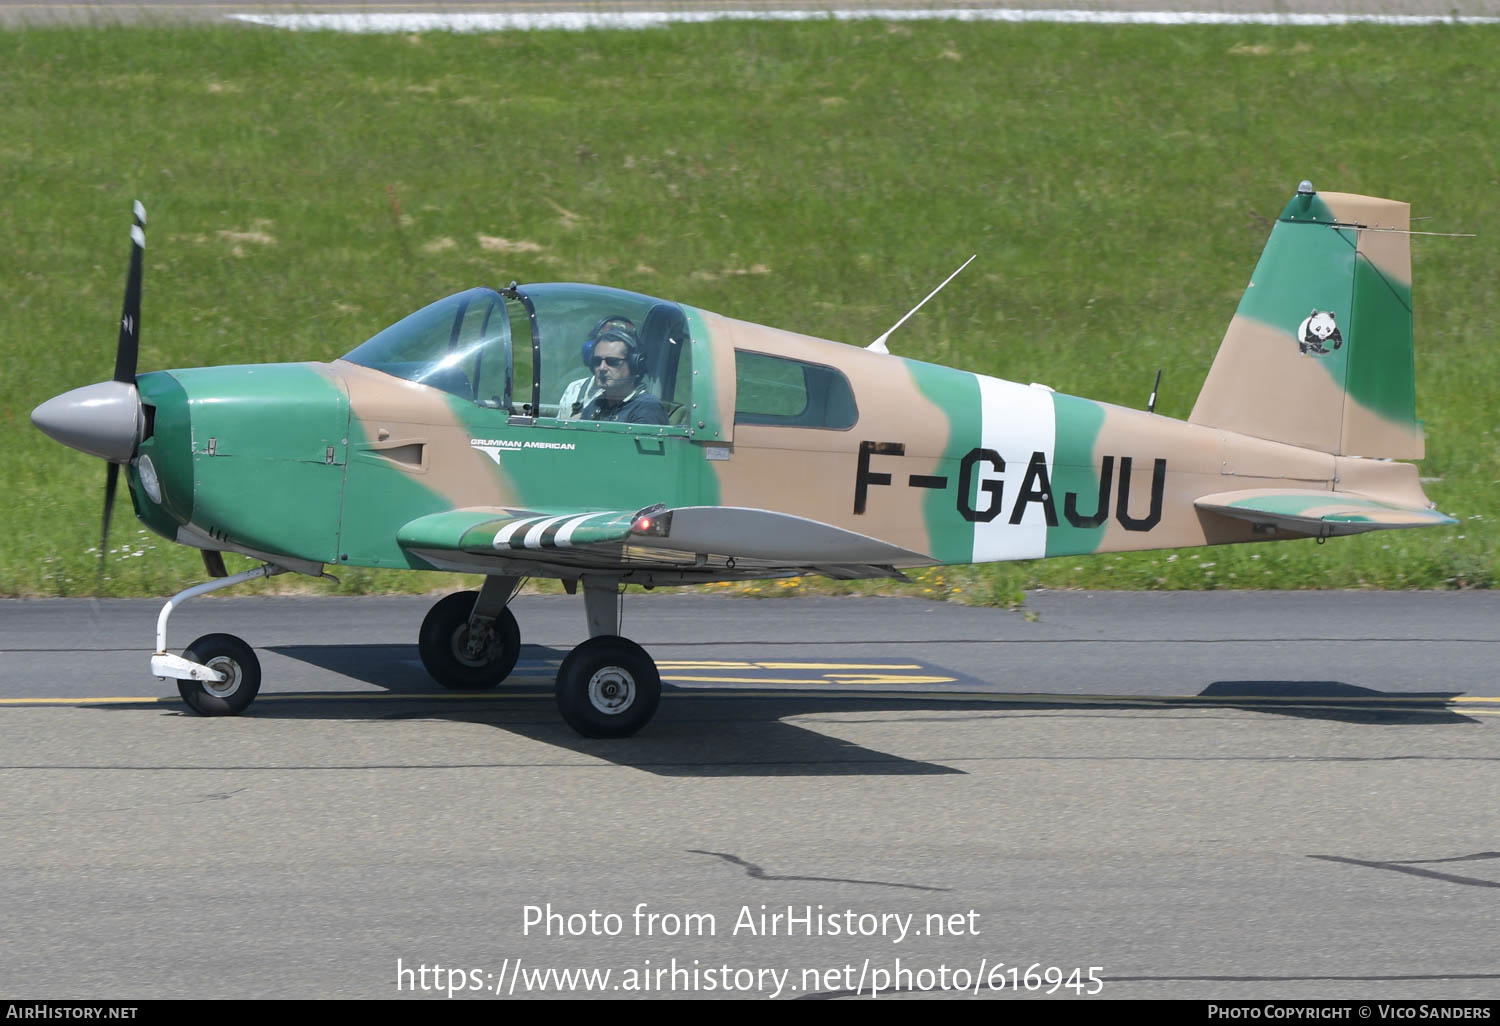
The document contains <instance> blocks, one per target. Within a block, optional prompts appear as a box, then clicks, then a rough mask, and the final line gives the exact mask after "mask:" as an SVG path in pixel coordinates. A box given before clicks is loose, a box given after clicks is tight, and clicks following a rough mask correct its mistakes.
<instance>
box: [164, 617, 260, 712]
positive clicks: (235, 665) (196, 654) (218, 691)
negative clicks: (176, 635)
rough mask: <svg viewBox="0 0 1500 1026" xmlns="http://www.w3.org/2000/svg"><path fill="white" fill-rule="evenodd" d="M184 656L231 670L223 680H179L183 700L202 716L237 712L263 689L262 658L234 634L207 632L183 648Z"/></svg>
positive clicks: (223, 669) (213, 667) (215, 668)
mask: <svg viewBox="0 0 1500 1026" xmlns="http://www.w3.org/2000/svg"><path fill="white" fill-rule="evenodd" d="M182 657H183V658H184V659H187V660H190V661H192V662H195V663H202V664H203V665H204V666H207V667H208V668H209V669H211V670H218V671H219V672H221V673H225V674H228V679H226V680H224V681H222V682H220V681H202V680H181V679H179V680H178V681H177V691H178V693H179V694H181V695H182V700H183V701H184V702H186V703H187V704H188V708H190V709H192V710H193V711H194V712H195V713H197V714H198V715H200V716H238V715H239V714H240V713H242V712H244V711H245V710H246V709H247V708H249V706H250V703H251V702H253V701H255V696H256V695H257V694H259V693H260V660H259V659H257V658H256V657H255V652H254V651H253V650H252V649H251V648H250V646H249V645H247V644H245V643H244V642H243V641H241V640H240V639H239V638H236V637H235V636H234V635H233V634H205V635H203V637H201V638H199V639H198V640H197V641H195V642H193V643H192V644H191V645H189V646H188V647H187V648H185V649H183V652H182Z"/></svg>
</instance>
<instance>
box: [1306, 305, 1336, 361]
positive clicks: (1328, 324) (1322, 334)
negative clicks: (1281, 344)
mask: <svg viewBox="0 0 1500 1026" xmlns="http://www.w3.org/2000/svg"><path fill="white" fill-rule="evenodd" d="M1343 344H1344V336H1343V335H1340V334H1339V326H1338V322H1336V321H1335V320H1334V318H1333V311H1331V310H1328V311H1323V312H1321V313H1320V312H1319V311H1318V310H1317V309H1314V310H1313V312H1312V313H1311V314H1309V315H1308V316H1307V317H1306V318H1305V319H1304V320H1303V321H1302V323H1301V324H1300V325H1298V327H1297V351H1298V352H1300V353H1302V354H1304V355H1306V354H1307V353H1318V354H1319V355H1322V354H1324V353H1331V352H1333V351H1334V350H1335V349H1337V348H1339V347H1340V346H1342V345H1343Z"/></svg>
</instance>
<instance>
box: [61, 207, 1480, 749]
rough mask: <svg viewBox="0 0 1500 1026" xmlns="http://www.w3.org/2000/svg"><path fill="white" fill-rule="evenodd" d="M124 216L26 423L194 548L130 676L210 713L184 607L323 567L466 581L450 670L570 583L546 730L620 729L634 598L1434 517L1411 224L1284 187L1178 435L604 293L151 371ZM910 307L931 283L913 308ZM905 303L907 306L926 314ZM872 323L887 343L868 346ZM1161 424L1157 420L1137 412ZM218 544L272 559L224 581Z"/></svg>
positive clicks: (1037, 392)
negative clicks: (345, 341) (101, 341)
mask: <svg viewBox="0 0 1500 1026" xmlns="http://www.w3.org/2000/svg"><path fill="white" fill-rule="evenodd" d="M145 220H146V218H145V211H144V210H143V209H141V208H140V206H139V204H137V207H136V224H135V226H134V227H133V228H132V237H133V246H132V253H131V261H130V271H129V275H128V278H127V285H126V293H125V305H124V312H123V315H122V318H121V327H120V333H119V343H118V348H117V353H116V363H115V373H114V378H113V380H110V381H106V382H101V383H99V384H94V385H88V386H86V387H84V388H80V389H76V390H74V391H72V392H68V393H66V394H64V395H61V396H58V397H56V398H54V399H51V400H49V401H47V402H45V403H43V404H42V405H41V406H39V407H37V409H36V410H35V411H34V412H33V413H32V420H33V422H34V423H35V424H36V425H37V427H39V428H40V429H41V430H43V431H45V432H46V433H47V434H49V435H51V436H52V437H53V438H55V439H57V440H58V441H60V442H63V443H64V444H66V445H69V446H72V447H73V448H75V449H79V450H82V451H83V452H86V453H90V454H92V455H95V456H98V457H100V458H102V459H104V460H106V461H108V464H109V466H108V475H107V478H106V511H105V530H106V531H107V530H108V519H109V506H110V503H111V502H112V500H113V497H114V493H115V490H116V488H117V481H118V475H119V472H120V470H121V468H124V469H125V476H126V481H127V486H128V489H129V493H130V499H131V504H132V506H133V507H134V510H135V514H136V516H137V517H139V518H140V520H141V522H142V523H144V524H145V525H146V526H147V527H148V528H150V529H151V530H152V531H154V532H156V533H158V534H160V535H162V536H164V537H166V538H169V539H172V540H173V541H176V542H180V543H182V544H184V545H191V546H194V547H196V548H199V549H201V550H202V551H203V556H204V563H205V566H206V568H207V572H208V574H209V575H210V577H211V580H209V581H208V582H207V583H205V584H202V585H199V586H197V587H194V588H189V589H187V590H186V591H183V592H181V593H180V594H178V595H175V596H173V597H172V598H171V599H170V600H169V601H168V602H167V603H166V606H165V608H164V609H163V610H162V612H161V616H160V618H159V621H158V628H157V638H156V650H155V654H154V655H153V656H152V657H151V670H152V672H153V673H154V674H156V675H157V676H158V677H161V678H173V679H176V681H177V684H178V688H179V690H180V691H181V693H182V697H183V699H184V700H185V701H186V702H187V704H188V705H189V706H191V707H192V708H193V709H195V710H196V711H198V712H199V713H202V714H205V715H229V714H235V713H239V712H242V711H243V710H244V709H245V708H246V707H248V706H249V705H250V703H251V701H252V700H253V699H254V698H255V695H256V692H257V690H258V689H259V687H260V681H261V673H260V666H259V662H258V660H257V659H256V656H255V654H254V652H253V651H252V650H251V648H250V647H249V646H248V645H247V644H245V642H243V641H241V640H240V639H238V638H236V637H234V636H232V635H228V634H210V635H207V636H205V637H202V638H199V639H198V640H196V641H194V642H193V643H192V644H191V645H189V646H188V647H187V649H186V650H185V651H184V652H183V653H182V654H181V655H176V654H172V653H169V652H168V650H167V639H166V631H167V622H168V618H169V616H170V614H171V612H172V610H173V609H174V608H176V607H177V606H179V605H180V604H181V603H182V602H184V601H186V600H187V599H190V598H192V597H194V596H197V595H201V594H203V593H205V592H208V591H212V590H215V589H219V588H225V587H228V586H230V585H234V584H238V583H240V582H242V581H248V580H251V579H252V578H257V577H264V576H268V575H272V574H279V573H285V572H293V573H300V574H308V575H310V576H313V577H317V576H321V575H323V574H325V568H326V567H329V566H333V567H337V566H358V567H396V568H407V569H413V570H427V571H433V570H437V571H454V572H464V573H475V574H483V575H484V584H483V586H482V587H481V588H480V589H479V590H478V591H477V592H473V591H468V592H460V593H458V594H454V595H449V596H448V597H446V598H444V599H442V600H441V601H439V602H438V603H437V604H436V605H434V606H433V607H432V610H431V612H430V613H428V615H427V617H426V619H425V620H424V622H423V623H422V626H421V630H420V632H419V648H420V653H421V658H422V662H423V665H424V666H425V667H426V668H427V670H428V671H429V672H430V673H431V675H432V677H433V678H434V679H435V680H436V681H437V682H438V683H439V684H441V685H443V686H445V687H449V688H458V689H471V688H472V689H478V688H490V687H494V686H495V685H497V684H499V683H500V682H502V681H503V680H505V678H506V676H507V675H508V674H509V673H510V672H511V671H512V669H513V668H514V666H515V664H516V660H517V656H518V653H519V651H520V644H521V635H520V630H519V628H518V626H517V624H516V619H515V617H514V616H513V615H512V613H511V610H510V608H509V606H510V602H511V599H512V598H513V597H514V596H515V594H516V592H517V589H518V588H519V586H520V584H521V583H522V581H524V580H525V579H527V578H528V577H551V578H557V579H559V580H561V581H562V582H563V584H564V585H565V587H566V589H567V591H568V592H570V593H573V594H576V593H577V592H578V591H580V590H581V591H582V592H583V599H584V610H585V613H586V616H587V621H588V633H589V638H588V640H587V641H584V642H583V643H582V644H580V645H578V646H577V647H576V648H574V649H573V650H572V651H571V652H570V653H569V654H568V656H567V657H566V658H565V659H564V660H563V662H562V665H561V668H560V669H559V670H558V673H557V682H556V697H557V704H558V707H559V708H560V710H561V713H562V716H563V718H564V719H565V720H566V721H567V722H568V723H569V724H570V725H571V726H572V727H574V728H575V729H576V730H578V731H579V732H580V733H582V734H585V735H588V736H591V737H623V736H627V735H630V734H633V733H635V732H636V731H638V730H639V729H641V727H643V726H644V725H645V724H646V723H647V722H648V721H649V720H650V719H651V717H652V715H653V714H654V712H655V710H656V708H657V704H658V699H659V697H660V693H661V679H660V676H659V674H658V671H657V668H656V664H655V663H654V661H653V660H652V658H651V657H650V656H649V655H647V653H646V652H645V650H644V649H642V648H641V647H640V646H639V645H638V644H636V643H635V642H634V641H630V640H628V639H626V638H624V637H621V636H620V633H619V631H620V626H619V625H620V623H621V620H620V614H621V597H622V592H623V589H624V586H625V585H626V584H640V585H644V586H646V587H653V586H662V585H684V584H703V583H707V582H711V581H734V580H743V579H747V578H765V577H790V576H794V575H804V574H822V575H825V576H828V577H831V578H837V579H850V578H871V577H900V576H902V571H903V570H908V569H911V568H914V567H925V566H935V565H940V564H954V563H979V562H989V561H996V560H1012V559H1035V558H1038V557H1042V556H1064V555H1074V554H1077V553H1090V552H1120V551H1125V550H1132V549H1155V548H1164V547H1180V546H1194V545H1219V544H1225V543H1231V542H1252V541H1265V540H1269V539H1282V538H1307V537H1317V538H1325V537H1328V536H1331V535H1345V534H1355V533H1358V532H1362V531H1374V530H1382V529H1387V528H1402V527H1427V526H1434V525H1440V524H1451V523H1453V522H1454V521H1453V520H1452V519H1450V518H1449V517H1447V516H1444V515H1443V514H1441V513H1439V512H1436V511H1435V510H1434V509H1433V506H1432V503H1430V502H1429V501H1428V500H1427V497H1426V496H1425V495H1424V494H1423V492H1422V488H1421V485H1420V484H1419V481H1418V477H1417V470H1416V467H1415V466H1414V465H1413V464H1411V463H1409V462H1400V461H1402V460H1416V459H1420V458H1421V456H1422V454H1423V437H1422V431H1421V427H1420V425H1419V423H1418V421H1417V420H1416V417H1415V394H1414V383H1413V369H1412V368H1413V364H1412V316H1411V257H1410V239H1409V236H1410V234H1411V232H1410V225H1409V207H1408V205H1407V204H1405V203H1400V202H1395V201H1392V200H1385V199H1376V198H1373V197H1367V196H1356V195H1348V194H1341V193H1326V192H1325V193H1318V192H1315V191H1314V190H1313V188H1312V186H1311V185H1310V184H1309V183H1306V182H1304V183H1303V184H1302V186H1301V187H1300V188H1299V189H1298V191H1297V193H1296V195H1295V196H1294V197H1293V198H1292V199H1291V201H1290V202H1289V203H1288V204H1287V205H1286V208H1285V209H1284V210H1283V211H1282V213H1281V215H1280V217H1279V218H1278V219H1277V220H1276V223H1275V225H1274V226H1273V228H1272V230H1271V235H1270V239H1269V241H1268V242H1267V244H1266V247H1265V249H1264V251H1263V253H1262V256H1261V258H1260V262H1259V263H1258V265H1257V266H1256V268H1255V272H1254V274H1253V276H1252V279H1251V282H1250V285H1249V287H1248V288H1247V289H1246V290H1245V293H1244V296H1243V298H1242V299H1241V301H1240V304H1239V307H1238V309H1237V310H1236V311H1235V313H1234V316H1233V319H1232V320H1231V321H1230V323H1229V328H1228V330H1227V332H1226V334H1225V336H1224V339H1223V342H1222V344H1221V346H1220V348H1219V350H1218V355H1217V357H1216V358H1215V360H1214V363H1213V366H1212V369H1211V370H1210V371H1209V374H1208V378H1207V380H1206V382H1205V383H1204V385H1203V388H1202V391H1201V392H1200V393H1199V395H1198V398H1197V401H1196V404H1195V405H1194V407H1193V410H1192V414H1191V415H1190V416H1189V417H1188V419H1187V420H1186V421H1179V420H1173V419H1169V418H1166V417H1162V416H1159V415H1157V414H1155V413H1154V412H1151V410H1146V411H1142V410H1135V409H1128V408H1124V407H1120V406H1115V405H1111V404H1109V403H1102V402H1095V401H1093V400H1089V399H1083V398H1077V397H1074V396H1071V395H1065V394H1063V393H1061V392H1055V391H1053V390H1052V389H1050V388H1047V387H1044V386H1040V385H1025V384H1018V383H1015V382H1011V381H1005V380H1002V379H999V378H991V377H985V376H983V375H980V374H972V373H969V372H967V371H962V370H956V369H952V368H949V367H942V366H936V365H933V364H930V363H922V362H919V361H916V360H910V359H905V358H903V357H901V356H899V355H895V354H892V353H890V352H889V351H888V350H887V347H886V345H885V338H886V336H881V338H880V339H878V340H876V342H875V343H873V344H871V345H869V346H851V345H845V344H841V343H838V342H830V341H825V340H823V339H819V338H811V337H809V336H806V335H800V334H797V333H795V332H791V331H784V330H781V329H777V328H770V327H764V326H761V325H758V324H752V323H749V322H746V321H741V320H734V319H732V318H729V317H722V316H720V315H718V314H714V313H710V312H709V311H707V310H700V309H697V308H695V307H692V306H687V305H685V304H681V303H675V302H671V301H668V300H663V299H657V298H653V297H651V296H645V295H640V294H637V293H634V292H626V291H621V290H619V289H613V288H605V287H600V286H593V285H577V284H536V285H517V284H512V285H510V286H508V287H504V288H483V287H480V288H472V289H469V290H468V291H466V292H460V293H458V294H457V295H453V296H449V297H448V298H446V299H441V300H439V301H437V302H436V303H433V304H432V305H430V306H427V307H424V308H423V309H421V310H418V311H417V312H416V313H414V314H412V315H410V316H409V317H406V318H405V319H403V320H401V321H399V322H398V323H396V324H394V325H392V326H390V327H389V328H386V329H385V330H384V331H381V332H380V333H379V334H377V335H375V336H374V337H372V338H370V339H369V340H368V341H367V342H364V343H363V344H361V345H359V346H357V347H355V348H354V349H352V350H350V351H349V352H348V353H347V354H346V355H345V356H343V357H342V358H340V359H336V360H334V361H333V362H331V363H286V364H266V365H256V366H233V367H206V368H196V369H191V370H165V371H151V372H149V373H144V374H138V373H137V370H136V357H137V351H138V348H139V340H140V295H141V257H142V252H143V247H144V245H145V233H144V228H145ZM929 298H930V297H929ZM919 305H920V304H919ZM887 334H889V332H888V333H887ZM1153 409H1154V404H1153ZM223 552H235V553H241V554H243V555H246V556H250V557H252V558H254V559H256V560H258V561H260V562H261V564H262V565H260V566H258V567H256V568H254V569H251V570H248V571H246V572H244V573H238V574H235V575H233V576H226V575H225V569H224V563H223V557H222V553H223Z"/></svg>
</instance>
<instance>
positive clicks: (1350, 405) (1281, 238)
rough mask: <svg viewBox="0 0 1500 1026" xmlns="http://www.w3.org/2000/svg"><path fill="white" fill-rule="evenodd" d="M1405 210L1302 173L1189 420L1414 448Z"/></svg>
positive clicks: (1339, 447)
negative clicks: (1317, 188)
mask: <svg viewBox="0 0 1500 1026" xmlns="http://www.w3.org/2000/svg"><path fill="white" fill-rule="evenodd" d="M1410 220H1411V208H1410V206H1409V205H1407V204H1405V203H1399V202H1397V201H1395V200H1386V199H1376V198H1375V197H1372V196H1354V195H1349V194H1346V193H1337V192H1324V193H1318V192H1314V191H1313V188H1312V185H1311V183H1309V182H1303V183H1302V185H1301V187H1299V188H1298V190H1297V195H1296V196H1295V197H1294V198H1293V199H1292V201H1291V202H1290V203H1288V204H1287V206H1286V209H1285V210H1283V211H1282V212H1281V216H1280V217H1279V218H1278V219H1277V221H1276V224H1275V226H1274V227H1273V228H1272V229H1271V237H1270V239H1269V240H1268V241H1267V242H1266V248H1265V250H1264V251H1263V252H1262V253H1261V257H1260V262H1259V263H1258V264H1257V265H1256V267H1255V274H1254V275H1253V276H1252V277H1251V280H1250V285H1249V287H1248V288H1246V290H1245V295H1244V297H1243V298H1242V299H1241V300H1240V305H1239V309H1238V310H1236V311H1235V315H1234V320H1233V321H1231V322H1230V324H1229V330H1228V331H1227V332H1226V333H1225V335H1224V341H1223V342H1222V343H1221V344H1220V346H1219V352H1218V355H1217V356H1216V357H1214V364H1213V368H1212V369H1211V370H1210V371H1209V372H1208V380H1207V381H1205V382H1204V384H1203V391H1201V392H1200V393H1199V394H1198V401H1197V403H1196V404H1194V406H1193V412H1192V415H1191V416H1190V417H1189V418H1188V419H1189V421H1191V422H1192V423H1194V424H1203V425H1206V426H1209V427H1218V428H1224V429H1225V430H1229V431H1236V432H1240V433H1242V434H1246V435H1253V436H1255V437H1257V438H1266V439H1270V440H1272V441H1277V442H1288V443H1291V444H1293V445H1300V446H1304V447H1306V448H1311V449H1318V450H1321V451H1323V452H1328V453H1335V454H1338V455H1345V456H1374V457H1389V458H1393V459H1421V457H1422V452H1423V445H1422V430H1421V427H1420V425H1418V423H1417V419H1416V386H1415V378H1414V375H1413V369H1412V319H1411V240H1410V236H1409V235H1408V234H1407V232H1408V229H1409V226H1410Z"/></svg>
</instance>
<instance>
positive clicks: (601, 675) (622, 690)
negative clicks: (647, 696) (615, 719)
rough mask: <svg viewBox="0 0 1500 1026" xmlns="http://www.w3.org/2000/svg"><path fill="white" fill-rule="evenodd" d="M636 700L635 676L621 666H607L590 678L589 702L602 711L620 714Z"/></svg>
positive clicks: (611, 714)
mask: <svg viewBox="0 0 1500 1026" xmlns="http://www.w3.org/2000/svg"><path fill="white" fill-rule="evenodd" d="M634 701H635V678H634V677H632V676H631V675H630V672H629V671H628V670H626V669H625V668H624V667H621V666H606V667H604V668H603V669H601V670H599V671H597V672H596V673H595V674H594V675H593V676H592V677H590V678H589V704H590V705H592V706H593V707H594V708H595V709H598V710H599V711H600V712H602V713H606V714H608V715H610V716H615V715H618V714H620V713H622V712H624V711H625V710H626V709H629V708H630V706H631V704H632V703H633V702H634Z"/></svg>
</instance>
